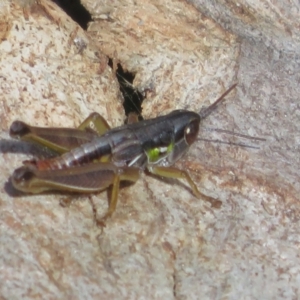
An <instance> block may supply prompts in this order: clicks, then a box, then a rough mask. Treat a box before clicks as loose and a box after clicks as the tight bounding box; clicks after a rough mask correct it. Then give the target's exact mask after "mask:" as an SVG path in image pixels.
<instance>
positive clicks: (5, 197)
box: [0, 0, 300, 299]
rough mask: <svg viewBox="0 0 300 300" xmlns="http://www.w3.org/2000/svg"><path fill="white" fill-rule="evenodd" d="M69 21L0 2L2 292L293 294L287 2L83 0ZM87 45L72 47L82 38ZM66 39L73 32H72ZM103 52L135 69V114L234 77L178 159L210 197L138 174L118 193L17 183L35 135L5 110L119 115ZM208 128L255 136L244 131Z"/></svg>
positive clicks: (296, 38) (294, 163) (291, 51)
mask: <svg viewBox="0 0 300 300" xmlns="http://www.w3.org/2000/svg"><path fill="white" fill-rule="evenodd" d="M82 3H83V5H84V6H85V7H86V8H87V10H88V11H89V12H90V13H91V15H92V18H93V22H91V23H90V24H89V26H88V29H87V31H84V30H82V29H81V28H80V27H79V26H78V24H76V23H75V22H74V21H73V20H72V19H71V18H70V17H68V16H67V15H66V14H65V13H64V12H63V11H62V10H61V9H60V8H59V7H58V6H57V5H56V4H55V3H52V2H48V1H45V0H42V1H39V3H38V4H36V3H34V2H32V1H31V2H30V1H25V0H23V1H22V0H18V1H10V2H9V1H6V0H3V1H2V2H1V3H0V16H1V21H0V91H1V92H0V103H1V106H0V122H1V140H0V151H1V153H0V161H1V170H2V172H1V189H0V192H1V195H0V216H1V218H0V239H1V244H0V245H1V246H0V247H1V248H0V249H1V250H0V261H1V262H0V265H1V269H0V282H1V285H0V293H1V296H2V297H3V298H4V299H20V298H29V299H31V298H44V299H53V298H55V299H71V298H72V299H83V298H94V299H99V298H100V299H104V298H105V299H141V298H143V297H144V299H173V298H174V299H221V298H222V299H223V298H226V299H257V298H259V299H296V298H297V297H299V294H300V292H299V286H300V272H299V271H300V267H299V265H300V257H299V245H300V236H299V234H300V229H299V216H300V215H299V214H300V210H299V196H298V195H299V192H300V186H299V161H300V154H299V151H300V146H299V143H300V134H299V132H300V104H299V94H300V93H299V92H300V88H299V81H300V75H299V74H300V72H299V71H300V59H299V58H300V57H299V49H300V48H299V43H300V33H299V22H300V21H299V20H300V18H299V9H300V5H299V3H296V2H295V3H293V2H286V3H284V4H282V2H280V1H272V2H271V1H240V2H230V1H209V2H208V1H190V2H189V3H188V2H185V1H161V0H157V1H149V0H140V1H114V2H112V1H90V0H89V1H83V2H82ZM80 43H81V44H83V45H86V47H83V48H80V45H79V44H80ZM78 45H79V46H78ZM108 57H110V58H111V59H112V60H113V61H114V63H120V64H121V65H122V66H123V68H124V69H125V70H127V71H130V72H132V73H134V74H135V75H136V76H135V80H134V82H133V86H134V87H135V88H136V89H138V90H139V91H140V92H142V93H144V95H145V97H146V99H145V100H144V102H143V112H142V113H143V116H144V117H145V118H150V117H154V116H157V115H162V114H164V113H167V112H169V111H172V110H174V109H179V108H184V109H191V110H196V111H199V110H200V108H201V107H202V106H207V105H209V103H212V102H213V101H214V100H215V99H216V98H218V97H219V96H220V95H221V94H222V93H223V92H224V91H225V90H226V89H227V88H228V87H229V86H231V85H232V84H233V83H235V82H238V87H237V89H236V90H235V91H234V92H232V93H231V94H230V95H229V96H228V97H227V100H226V102H224V103H222V104H221V105H220V106H219V107H218V108H217V110H216V111H214V112H213V113H212V114H211V115H210V116H209V117H208V118H207V119H206V120H205V121H203V128H202V129H201V132H200V134H199V138H202V139H203V138H204V139H218V140H222V141H231V142H235V143H246V144H250V145H254V146H257V147H259V149H252V148H243V147H236V146H233V145H227V144H220V143H210V142H205V141H198V142H197V143H196V144H195V145H194V146H193V147H192V148H191V150H190V152H189V154H188V155H187V156H186V157H185V158H184V159H183V160H181V161H180V162H179V163H178V167H179V168H182V169H187V170H189V172H190V174H191V176H192V178H193V179H194V180H195V182H196V183H197V186H198V188H199V189H200V190H201V191H202V192H203V193H205V194H207V195H210V196H212V197H215V198H217V199H219V200H221V201H222V202H223V205H222V207H221V208H220V209H214V208H211V207H210V206H209V204H207V203H205V202H203V201H201V199H197V198H195V197H194V196H193V195H192V194H191V192H190V190H189V188H188V187H187V186H186V185H185V184H184V183H183V184H181V183H178V182H176V181H170V180H167V181H161V180H158V179H155V178H152V177H147V176H145V175H142V176H141V179H140V180H139V181H138V182H137V183H136V184H135V185H133V186H129V187H125V188H124V189H122V190H121V192H120V195H119V203H118V208H117V211H116V213H115V214H114V216H113V217H112V219H110V220H109V221H107V224H106V225H107V226H106V228H104V229H103V230H101V229H100V228H98V227H97V226H96V225H95V224H94V223H93V212H92V208H91V205H90V202H93V203H94V204H95V206H96V207H97V209H98V214H99V215H101V214H103V213H104V212H105V210H106V207H107V193H106V192H103V193H100V194H97V195H93V196H91V197H90V198H89V197H87V196H81V197H76V199H75V200H74V201H73V202H72V204H71V205H70V207H67V208H63V207H62V206H60V205H59V202H60V200H61V199H63V198H64V197H63V196H62V195H52V194H50V195H35V196H24V195H20V194H18V193H16V192H15V191H13V190H12V188H11V186H10V184H9V180H8V179H9V176H10V175H11V173H12V172H13V170H14V169H15V168H16V167H18V166H20V165H21V162H22V160H24V159H28V158H30V157H32V155H33V156H35V155H37V153H38V150H37V148H36V147H33V146H31V145H28V144H24V143H20V142H18V141H13V140H11V139H10V138H9V135H8V129H9V126H10V124H11V122H12V121H13V120H15V119H20V120H23V121H25V122H28V123H30V124H33V125H40V126H71V127H72V126H78V125H79V124H80V121H82V120H83V119H84V118H85V117H86V116H87V115H88V114H89V113H91V112H92V111H98V112H99V113H101V114H102V115H103V116H104V117H105V118H106V119H107V120H108V122H109V124H110V125H111V126H117V125H121V124H122V123H123V122H124V119H125V114H124V109H123V106H122V102H123V98H122V95H121V93H120V91H119V85H118V82H117V80H116V78H115V74H114V72H113V70H112V69H111V68H110V67H109V66H108ZM205 128H206V129H207V128H219V129H225V130H230V131H235V132H239V133H243V134H247V135H252V136H258V137H262V138H265V139H266V141H265V142H258V141H252V140H244V139H243V138H241V137H236V136H230V135H227V134H223V133H220V132H211V131H207V130H205Z"/></svg>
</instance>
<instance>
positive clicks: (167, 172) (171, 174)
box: [148, 166, 222, 208]
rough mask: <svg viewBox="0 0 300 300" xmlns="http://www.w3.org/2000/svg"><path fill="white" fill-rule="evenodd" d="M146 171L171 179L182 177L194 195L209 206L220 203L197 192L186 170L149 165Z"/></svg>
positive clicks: (215, 205)
mask: <svg viewBox="0 0 300 300" xmlns="http://www.w3.org/2000/svg"><path fill="white" fill-rule="evenodd" d="M148 171H149V172H150V173H152V174H153V175H157V176H161V177H165V178H172V179H184V180H186V181H187V183H188V184H189V186H190V188H191V189H192V191H193V193H194V195H195V196H196V197H197V198H200V199H203V200H205V201H208V202H210V203H211V206H212V207H214V208H219V207H220V206H221V205H222V202H221V201H219V200H217V199H214V198H212V197H209V196H207V195H204V194H202V193H201V192H199V190H198V188H197V186H196V184H195V183H194V181H193V180H192V178H191V177H190V175H189V174H188V172H186V171H183V170H180V169H177V168H174V167H161V166H151V167H148Z"/></svg>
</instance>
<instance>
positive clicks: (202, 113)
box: [199, 83, 237, 120]
mask: <svg viewBox="0 0 300 300" xmlns="http://www.w3.org/2000/svg"><path fill="white" fill-rule="evenodd" d="M236 86H237V83H235V84H234V85H233V86H231V87H230V88H229V89H228V90H227V91H226V92H225V93H224V94H222V95H221V96H220V97H219V98H218V99H217V100H216V101H215V102H214V103H213V104H211V105H210V106H209V107H205V108H202V109H201V110H200V112H199V115H200V118H201V119H202V120H203V119H205V118H206V117H207V116H208V115H210V114H211V112H212V111H213V110H214V109H215V108H216V107H217V105H218V104H219V103H220V102H222V101H224V100H225V99H224V98H225V96H227V95H228V94H229V93H230V92H231V91H232V90H233V89H234V88H235V87H236Z"/></svg>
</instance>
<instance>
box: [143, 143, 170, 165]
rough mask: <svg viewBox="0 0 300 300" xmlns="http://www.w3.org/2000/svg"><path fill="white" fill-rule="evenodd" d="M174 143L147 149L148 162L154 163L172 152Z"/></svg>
mask: <svg viewBox="0 0 300 300" xmlns="http://www.w3.org/2000/svg"><path fill="white" fill-rule="evenodd" d="M173 148H174V143H170V144H169V145H168V147H156V148H153V149H149V150H148V151H147V156H148V160H149V162H152V163H155V162H157V161H158V160H160V159H161V158H163V157H166V156H167V155H168V154H169V153H171V152H172V150H173Z"/></svg>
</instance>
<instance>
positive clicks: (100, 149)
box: [9, 84, 236, 222]
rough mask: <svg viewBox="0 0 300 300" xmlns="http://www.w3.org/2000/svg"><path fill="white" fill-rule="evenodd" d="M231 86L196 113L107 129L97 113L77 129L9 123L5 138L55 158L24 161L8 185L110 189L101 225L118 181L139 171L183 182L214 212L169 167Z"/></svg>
mask: <svg viewBox="0 0 300 300" xmlns="http://www.w3.org/2000/svg"><path fill="white" fill-rule="evenodd" d="M235 86H236V84H234V85H233V86H232V87H230V88H229V89H228V90H227V91H226V92H225V93H224V94H223V95H222V96H221V97H219V98H218V99H217V100H216V101H215V102H214V103H213V104H212V105H210V106H209V107H207V108H205V109H202V110H201V112H200V113H196V112H193V111H187V110H175V111H172V112H171V113H169V114H167V115H165V116H159V117H156V118H153V119H148V120H143V121H140V122H138V121H137V119H135V120H134V121H133V120H132V119H131V122H130V123H129V124H126V125H123V126H120V127H116V128H113V129H111V128H110V127H109V125H108V123H107V122H106V120H105V119H104V118H103V117H102V116H101V115H99V114H98V113H92V114H91V115H90V116H88V118H87V119H85V120H84V121H83V123H82V124H81V125H80V126H79V127H78V128H42V127H33V126H30V125H28V124H26V123H24V122H21V121H14V122H13V123H12V125H11V127H10V131H9V133H10V136H11V137H13V138H17V139H20V140H23V141H29V142H34V143H38V144H40V145H42V146H45V147H47V148H48V149H50V150H52V151H54V152H56V153H57V156H56V157H53V158H48V159H43V160H34V159H33V160H30V161H24V162H23V166H22V167H20V168H18V169H16V170H15V171H14V173H13V174H12V176H11V182H12V184H13V186H14V188H16V189H17V190H20V191H22V192H25V193H33V194H35V193H42V192H47V191H53V190H56V191H63V192H77V193H94V192H100V191H103V190H105V189H107V188H109V187H110V186H112V192H111V197H110V201H109V207H108V210H107V212H106V214H105V215H104V216H103V217H102V219H101V220H102V221H104V220H105V219H106V218H108V217H110V216H111V215H112V214H113V212H114V211H115V209H116V206H117V200H118V193H119V185H120V181H129V182H136V181H137V180H138V178H139V174H140V172H141V171H145V170H147V171H148V172H149V173H151V174H153V175H156V176H160V177H164V178H174V179H184V180H186V182H187V183H188V185H189V186H190V188H191V190H192V192H193V194H194V195H195V196H196V197H198V198H202V199H203V200H206V201H209V202H210V203H211V205H212V206H214V207H219V206H220V205H221V202H220V201H219V200H216V199H214V198H211V197H209V196H206V195H204V194H202V193H201V192H199V190H198V188H197V186H196V184H195V183H194V181H193V180H192V179H191V177H190V175H189V174H188V173H187V172H186V171H184V170H180V169H178V168H175V167H174V166H173V165H174V163H175V162H176V161H178V160H179V159H180V158H181V157H182V156H183V155H184V154H185V153H186V152H187V151H188V149H189V147H190V146H191V145H192V144H193V143H194V142H195V140H196V139H197V135H198V131H199V126H200V122H201V121H202V120H203V119H204V118H206V117H207V116H208V115H209V114H210V113H211V111H212V110H213V109H214V108H215V107H216V106H217V104H219V103H220V102H221V101H223V99H224V97H225V96H226V95H227V94H228V93H229V92H231V91H232V90H233V89H234V88H235ZM100 222H101V221H100Z"/></svg>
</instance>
